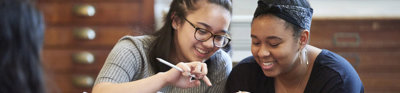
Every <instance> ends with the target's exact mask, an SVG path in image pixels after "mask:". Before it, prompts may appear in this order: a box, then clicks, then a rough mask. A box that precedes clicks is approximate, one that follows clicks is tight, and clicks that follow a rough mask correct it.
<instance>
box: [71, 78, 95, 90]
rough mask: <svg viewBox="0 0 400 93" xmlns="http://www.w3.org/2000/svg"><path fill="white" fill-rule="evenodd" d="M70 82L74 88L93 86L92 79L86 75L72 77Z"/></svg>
mask: <svg viewBox="0 0 400 93" xmlns="http://www.w3.org/2000/svg"><path fill="white" fill-rule="evenodd" d="M72 82H73V84H74V85H75V86H78V87H83V88H89V87H92V86H93V84H94V79H93V77H91V76H88V75H77V76H74V77H73V79H72Z"/></svg>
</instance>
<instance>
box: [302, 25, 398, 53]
mask: <svg viewBox="0 0 400 93" xmlns="http://www.w3.org/2000/svg"><path fill="white" fill-rule="evenodd" d="M399 25H400V20H313V23H312V28H311V37H310V39H311V41H310V44H311V45H314V46H317V47H320V48H328V49H345V48H351V49H364V50H368V49H388V48H392V49H393V48H399V47H400V42H398V41H397V40H400V37H399V35H400V30H398V26H399Z"/></svg>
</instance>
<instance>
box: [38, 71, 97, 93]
mask: <svg viewBox="0 0 400 93" xmlns="http://www.w3.org/2000/svg"><path fill="white" fill-rule="evenodd" d="M45 75H46V77H47V78H46V91H47V92H48V93H83V92H87V93H91V91H92V87H93V84H94V82H95V80H96V77H97V73H82V72H74V73H71V72H65V73H60V72H57V73H49V72H46V73H45Z"/></svg>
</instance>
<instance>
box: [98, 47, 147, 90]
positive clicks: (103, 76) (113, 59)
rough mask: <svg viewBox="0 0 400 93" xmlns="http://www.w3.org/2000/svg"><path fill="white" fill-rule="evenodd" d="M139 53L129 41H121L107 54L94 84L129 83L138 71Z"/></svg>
mask: <svg viewBox="0 0 400 93" xmlns="http://www.w3.org/2000/svg"><path fill="white" fill-rule="evenodd" d="M141 65H142V62H141V60H140V53H139V51H138V49H137V48H136V47H135V44H133V43H132V42H131V41H130V40H121V41H120V42H118V43H117V44H116V45H115V46H114V48H113V49H112V50H111V52H110V53H109V55H108V57H107V59H106V61H105V63H104V65H103V68H102V69H101V71H100V73H99V75H98V76H97V79H96V82H95V84H98V83H101V82H112V83H122V82H129V81H131V80H132V79H133V78H134V76H135V74H137V72H138V71H139V70H140V67H141Z"/></svg>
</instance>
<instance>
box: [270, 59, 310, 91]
mask: <svg viewBox="0 0 400 93" xmlns="http://www.w3.org/2000/svg"><path fill="white" fill-rule="evenodd" d="M306 55H307V56H308V60H309V61H311V60H310V59H311V57H310V53H309V52H307V54H306ZM294 65H295V66H294V68H293V69H292V70H290V71H289V72H287V73H285V74H282V75H279V76H277V77H276V78H275V85H276V86H277V87H280V88H278V89H281V90H284V91H286V92H287V93H293V92H303V91H304V89H305V86H306V84H307V81H308V78H309V75H310V73H311V68H312V64H311V63H309V64H306V63H301V61H300V60H297V61H296V62H295V64H294Z"/></svg>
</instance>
